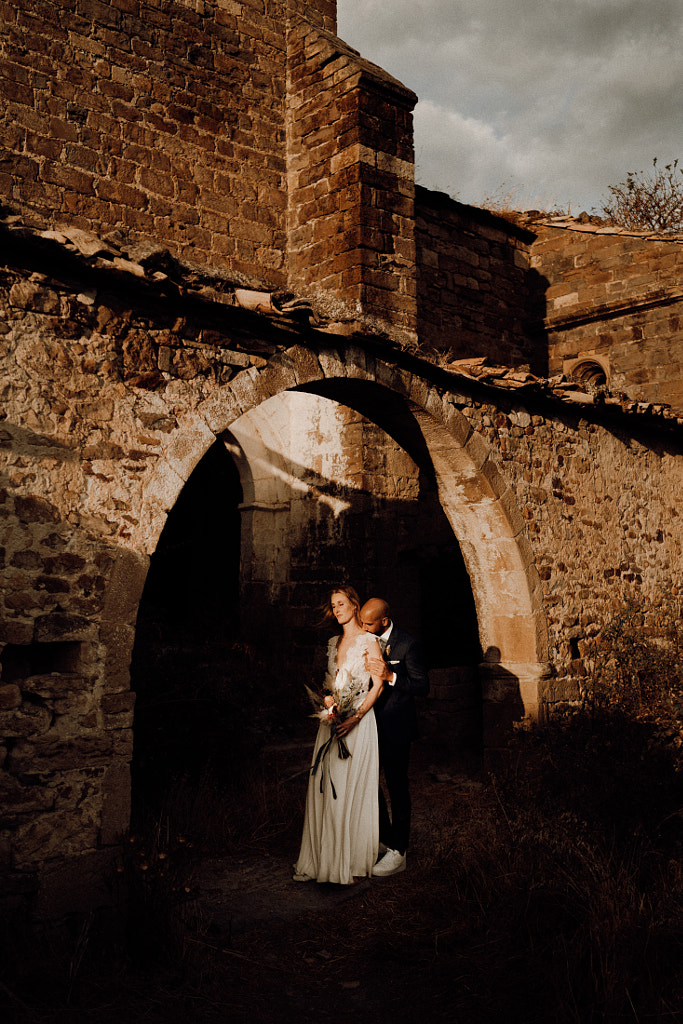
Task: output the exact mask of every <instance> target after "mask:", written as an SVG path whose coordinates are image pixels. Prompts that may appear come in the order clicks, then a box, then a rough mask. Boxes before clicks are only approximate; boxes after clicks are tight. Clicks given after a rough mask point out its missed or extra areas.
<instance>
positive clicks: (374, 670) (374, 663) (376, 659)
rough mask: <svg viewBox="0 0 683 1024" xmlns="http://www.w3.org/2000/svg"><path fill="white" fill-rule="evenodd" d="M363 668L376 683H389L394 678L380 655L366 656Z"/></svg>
mask: <svg viewBox="0 0 683 1024" xmlns="http://www.w3.org/2000/svg"><path fill="white" fill-rule="evenodd" d="M365 667H366V668H367V670H368V672H369V673H370V675H371V676H372V678H373V680H377V681H378V682H380V681H381V682H383V683H390V682H391V681H392V679H393V678H394V673H393V671H392V670H391V669H390V668H389V666H388V665H387V663H386V661H385V660H384V658H383V657H382V655H381V654H366V655H365Z"/></svg>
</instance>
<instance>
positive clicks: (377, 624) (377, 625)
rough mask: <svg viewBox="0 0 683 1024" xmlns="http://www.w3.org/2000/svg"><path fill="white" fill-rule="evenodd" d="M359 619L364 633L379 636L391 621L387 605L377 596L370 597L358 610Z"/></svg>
mask: <svg viewBox="0 0 683 1024" xmlns="http://www.w3.org/2000/svg"><path fill="white" fill-rule="evenodd" d="M360 621H361V625H362V627H363V629H364V630H365V631H366V633H374V634H375V635H376V636H379V635H380V634H381V633H383V632H384V631H385V629H387V627H388V625H389V623H390V622H391V610H390V608H389V605H388V604H387V602H386V601H383V600H382V599H381V598H379V597H371V598H370V600H369V601H366V602H365V604H364V605H363V607H362V608H361V610H360Z"/></svg>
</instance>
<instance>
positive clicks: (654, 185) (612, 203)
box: [601, 157, 683, 232]
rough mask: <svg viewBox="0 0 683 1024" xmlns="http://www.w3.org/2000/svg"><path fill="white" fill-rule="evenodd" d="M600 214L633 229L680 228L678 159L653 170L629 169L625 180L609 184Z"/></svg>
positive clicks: (682, 182)
mask: <svg viewBox="0 0 683 1024" xmlns="http://www.w3.org/2000/svg"><path fill="white" fill-rule="evenodd" d="M608 192H609V197H608V198H607V199H606V200H605V201H604V203H603V205H602V208H601V210H602V213H603V214H604V216H605V217H608V218H609V219H610V220H612V221H613V222H614V223H615V224H618V225H619V226H620V227H624V228H630V229H631V230H634V231H661V232H667V231H681V230H683V168H681V167H679V166H678V160H674V161H673V163H669V164H665V166H664V167H661V166H659V165H658V163H657V157H655V158H654V160H653V161H652V170H651V171H648V172H645V171H629V172H628V173H627V175H626V180H625V181H622V182H620V183H619V184H618V185H610V186H609V187H608Z"/></svg>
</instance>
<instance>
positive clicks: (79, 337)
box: [0, 0, 683, 914]
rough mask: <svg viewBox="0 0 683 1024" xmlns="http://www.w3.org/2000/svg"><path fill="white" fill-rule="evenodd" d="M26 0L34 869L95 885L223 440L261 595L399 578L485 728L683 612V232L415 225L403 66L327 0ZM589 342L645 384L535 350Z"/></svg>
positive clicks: (14, 734) (2, 456)
mask: <svg viewBox="0 0 683 1024" xmlns="http://www.w3.org/2000/svg"><path fill="white" fill-rule="evenodd" d="M2 10H3V13H4V15H5V22H4V26H3V38H2V43H3V56H2V62H0V76H1V77H0V81H1V82H2V89H3V90H4V92H3V96H4V97H5V100H6V104H5V107H4V108H3V110H2V111H1V112H0V119H1V120H0V131H1V132H2V138H3V141H4V143H5V153H4V155H3V157H2V162H1V163H0V187H1V188H2V195H3V201H4V204H5V206H4V208H3V211H2V213H1V216H2V224H0V242H1V243H2V245H3V252H4V254H5V255H4V263H3V266H2V267H1V268H0V394H1V395H2V403H3V404H2V413H1V415H2V423H1V424H0V523H1V525H0V573H1V577H2V604H1V606H0V664H1V666H2V676H1V677H0V736H1V737H2V739H0V793H1V795H2V798H3V805H4V808H5V810H4V816H3V817H2V818H1V819H0V871H1V872H2V874H3V875H4V878H5V881H6V888H7V890H8V891H9V892H10V893H12V892H16V893H19V894H21V893H25V894H28V893H30V894H31V895H32V897H33V898H34V899H35V900H36V901H37V904H36V905H37V908H38V910H39V911H40V912H41V913H51V914H52V913H58V912H61V911H63V910H66V909H76V908H77V906H79V905H83V906H85V905H91V904H92V903H93V902H96V901H97V899H99V898H100V897H101V892H97V891H96V890H98V888H99V889H100V890H101V886H102V882H103V878H104V874H105V872H104V865H105V864H109V863H110V861H111V858H112V855H113V851H114V850H115V848H116V844H117V842H118V841H119V838H120V835H121V833H122V832H123V831H124V830H125V828H126V826H127V823H128V819H129V811H130V776H129V765H130V760H131V747H132V722H133V705H134V696H133V695H132V693H131V690H130V677H129V666H130V658H131V651H132V649H133V645H134V641H135V638H136V616H137V610H138V606H139V602H140V597H141V594H142V591H143V586H144V584H145V580H146V576H147V571H148V566H149V561H150V557H154V554H155V552H156V550H157V546H158V545H159V543H160V538H161V537H162V536H163V533H164V527H165V525H166V524H167V522H168V521H169V517H170V516H171V515H172V513H173V511H174V509H175V507H176V504H177V503H178V502H179V499H180V495H181V493H182V492H183V488H184V486H185V484H186V483H187V482H188V481H189V480H191V479H192V477H193V473H194V471H195V467H196V466H197V465H198V464H199V463H200V462H201V461H202V460H204V458H205V457H206V455H207V453H208V452H210V451H214V452H215V451H219V453H220V457H221V458H222V459H223V462H224V464H226V463H225V460H227V459H228V458H230V459H234V465H233V464H232V463H231V465H230V470H231V472H232V470H234V469H235V466H236V467H237V470H238V472H239V484H237V483H234V474H233V478H231V480H228V479H227V477H228V476H229V475H230V474H227V473H226V484H225V489H224V491H225V493H229V495H230V502H232V506H234V507H232V506H231V508H230V518H229V520H228V519H226V522H227V521H229V522H230V523H233V521H235V522H236V521H237V518H238V517H239V516H241V519H242V525H241V538H240V540H241V555H242V574H241V580H240V585H241V591H242V597H243V600H244V601H245V603H246V605H247V606H248V610H249V611H252V612H254V615H253V618H254V619H258V617H259V614H262V613H263V611H264V605H265V606H266V611H267V608H268V605H271V606H272V608H274V609H276V610H277V604H278V601H279V600H280V599H281V597H282V594H283V593H285V594H286V595H287V598H288V612H287V616H286V617H283V619H282V621H281V623H280V626H281V630H282V636H283V637H287V636H288V637H289V638H290V639H291V637H295V638H300V637H301V636H302V635H303V633H304V631H305V630H306V629H307V627H308V623H309V622H310V618H311V615H312V611H313V609H314V607H315V605H316V604H317V600H318V598H319V596H320V595H321V593H322V592H324V591H325V590H326V589H327V588H328V587H329V585H330V583H331V582H333V581H334V580H336V579H338V578H339V572H340V571H343V572H344V573H345V574H346V575H347V576H349V575H355V576H357V577H358V580H359V581H361V582H362V586H364V587H367V588H368V589H371V588H372V589H374V587H376V586H380V587H381V588H382V589H385V590H386V591H387V592H391V596H392V598H393V600H394V604H395V606H396V608H397V614H398V615H400V616H401V617H402V619H405V624H406V625H408V626H410V627H412V628H413V630H414V631H415V632H418V633H421V634H422V635H423V637H424V638H425V640H426V641H428V647H429V651H430V659H433V664H434V666H435V669H436V674H435V679H434V683H435V691H434V692H435V695H436V696H437V698H438V699H439V700H442V701H448V700H449V699H450V700H452V701H453V703H454V704H455V703H457V700H456V696H455V695H456V693H457V692H458V691H457V688H458V687H460V686H464V687H465V689H466V690H467V691H468V693H471V692H472V683H473V680H474V682H475V683H476V685H477V686H479V687H480V690H481V695H482V697H483V708H484V713H483V719H484V724H483V738H484V742H485V743H487V744H498V743H501V742H504V741H505V739H506V737H507V736H509V733H510V730H511V728H512V723H513V721H515V720H519V719H521V718H523V717H524V716H527V717H529V718H532V717H538V716H539V715H542V714H544V713H545V712H546V711H547V710H549V709H552V708H553V707H555V708H561V707H564V706H565V705H567V704H568V703H570V704H571V703H572V702H573V701H575V700H576V699H577V697H578V695H579V693H580V686H581V681H582V679H583V678H584V677H585V673H586V671H587V663H586V655H587V649H588V647H587V645H588V644H589V641H590V639H591V637H592V636H593V635H594V634H595V633H596V632H597V631H598V630H599V628H600V626H601V624H602V623H603V622H604V621H605V619H606V618H607V617H609V616H610V615H611V614H612V613H613V612H615V611H618V610H619V609H621V607H623V605H624V604H625V603H626V602H627V601H633V602H634V603H636V604H637V605H638V607H639V608H640V609H641V613H642V616H643V625H644V628H645V629H646V630H648V631H649V632H650V633H651V634H652V635H657V632H658V630H660V629H661V628H662V623H663V621H664V619H665V617H666V616H667V615H678V614H679V613H680V602H681V583H680V578H679V573H678V566H679V565H680V559H681V543H682V540H683V531H682V529H681V518H680V515H679V510H678V500H679V496H680V493H681V490H682V489H683V479H682V474H683V461H682V460H681V450H680V427H681V425H683V419H681V418H680V417H679V419H678V421H677V419H676V417H675V416H671V415H669V414H666V413H665V411H664V410H663V408H662V407H663V405H664V404H665V403H667V402H669V403H670V404H672V405H673V406H674V407H676V406H677V403H680V372H681V371H680V366H681V362H683V360H682V359H681V355H682V353H681V347H680V324H679V321H678V314H677V308H678V306H677V303H679V301H680V293H679V291H678V290H677V289H678V285H677V284H676V280H677V275H679V274H680V252H681V249H680V244H681V243H680V239H662V238H643V237H636V236H625V235H624V234H623V233H619V232H615V231H614V230H613V229H612V230H610V231H604V230H602V228H596V226H594V225H585V226H584V227H585V228H586V230H582V229H581V228H579V227H578V226H576V225H575V224H573V223H572V224H568V223H563V224H557V223H549V222H547V221H540V220H538V219H536V220H529V221H528V222H526V223H525V224H523V225H522V226H519V225H514V224H511V223H510V222H509V221H506V220H503V219H501V218H497V217H493V216H492V215H491V214H490V213H486V212H483V211H474V210H471V209H468V208H466V207H463V206H462V205H461V204H458V203H455V202H453V201H452V200H450V199H448V198H447V197H444V196H435V195H431V194H429V193H426V192H425V191H424V190H419V192H418V197H417V199H418V201H417V225H416V224H415V221H416V217H415V205H414V186H413V178H412V167H413V164H412V159H413V158H412V138H411V120H410V118H411V113H410V112H411V108H412V104H413V101H414V96H413V95H412V93H410V92H409V90H406V89H405V88H404V87H403V86H401V85H400V83H398V82H396V81H395V80H394V79H391V78H390V76H388V75H385V74H384V73H383V72H381V71H380V70H379V69H377V68H374V67H373V66H372V65H369V64H368V63H367V62H365V61H363V60H362V58H360V57H359V55H357V54H355V53H354V51H352V50H350V48H348V47H346V46H344V44H342V43H341V42H340V41H339V40H337V39H336V38H335V37H334V36H333V35H332V34H331V33H333V32H334V30H335V24H334V22H335V5H334V3H331V2H327V0H318V2H316V3H311V4H308V5H303V9H302V5H301V4H298V5H292V4H289V5H288V4H286V3H284V0H273V3H271V4H268V7H267V11H266V10H265V9H264V5H263V4H262V3H260V2H259V0H251V2H249V3H247V2H246V0H244V2H238V0H216V2H215V3H209V2H206V3H204V2H201V0H198V2H196V3H195V2H193V3H192V4H185V3H183V2H181V0H177V2H175V3H164V4H159V3H156V4H155V3H152V2H150V3H145V4H142V3H139V2H138V0H109V2H97V0H65V3H64V4H63V5H62V4H59V5H58V4H57V3H48V2H43V0H41V3H40V4H39V7H38V8H35V7H32V8H31V9H30V10H29V9H28V8H27V6H26V5H25V4H20V5H17V4H16V3H14V2H13V0H6V2H5V3H4V5H3V8H2ZM65 12H66V13H68V21H67V20H66V19H65ZM7 208H9V211H10V214H9V215H8V209H7ZM22 225H23V227H22ZM44 227H47V228H48V229H49V230H42V229H43V228H44ZM245 283H248V284H251V286H252V289H251V290H250V291H248V292H246V291H244V289H243V288H240V285H244V284H245ZM257 286H258V290H256V288H257ZM289 288H291V289H293V291H294V293H295V295H294V298H293V300H292V297H291V295H288V294H287V293H284V292H283V289H289ZM590 358H592V359H594V360H598V361H599V360H602V361H603V362H604V363H605V375H606V377H607V379H608V382H609V383H610V385H613V386H615V387H616V388H617V390H622V389H623V391H624V393H625V394H626V395H630V396H631V397H632V399H633V400H632V401H631V402H628V401H624V402H622V400H621V398H620V397H619V395H613V394H609V393H604V392H603V391H599V392H598V393H597V394H594V393H593V390H591V389H588V390H582V389H581V388H580V387H578V386H577V387H576V388H575V389H574V390H572V388H571V387H567V388H565V387H564V386H562V387H559V388H556V387H555V386H554V385H553V382H552V381H549V380H548V379H547V377H548V373H551V374H553V375H555V374H557V376H558V379H559V376H560V373H561V371H567V372H569V371H571V370H572V368H573V364H574V363H575V362H576V361H577V360H580V359H590ZM458 360H464V361H465V363H467V361H469V363H470V370H468V369H467V366H466V365H462V364H461V363H459V362H458ZM485 362H488V363H489V364H494V366H493V370H494V372H493V373H492V374H491V375H490V378H489V379H488V381H487V379H485V378H484V377H481V378H478V377H477V376H476V375H475V374H474V373H473V372H471V366H472V364H476V363H485ZM600 365H602V362H600ZM529 370H530V371H531V372H528V371H529ZM301 391H306V392H307V395H306V397H305V398H303V397H302V395H300V394H297V395H296V396H294V397H292V398H283V397H282V396H283V395H285V394H287V395H289V393H291V392H301ZM640 398H643V399H644V400H645V401H643V402H640V403H639V402H638V401H637V400H638V399H640ZM321 402H329V403H331V405H332V408H331V410H330V407H329V406H328V407H327V411H326V413H325V414H324V415H323V414H322V413H321V412H320V409H321V408H322V405H321ZM269 405H270V410H271V411H272V409H273V408H275V409H276V412H272V415H271V413H270V412H269V408H268V407H269ZM678 407H679V408H680V406H678ZM302 410H304V411H303V412H302ZM269 417H270V422H268V421H269ZM240 488H241V490H242V501H241V502H240V501H239V498H238V492H239V490H240ZM226 500H227V499H226ZM238 505H241V508H240V509H238V508H237V506H238ZM233 513H234V516H233ZM230 528H232V527H230ZM226 529H227V527H226ZM234 529H235V531H237V528H236V527H235V528H234ZM197 532H200V529H199V527H197ZM235 541H236V546H237V538H235ZM349 551H351V554H350V555H349V554H348V552H349ZM230 557H232V555H231V554H230ZM171 579H172V576H171ZM352 582H353V581H352ZM394 595H398V596H394ZM235 600H237V599H235ZM475 611H476V614H475ZM275 620H276V615H273V616H272V621H275ZM454 623H456V624H457V629H456V627H455V626H454V625H453V624H454ZM465 634H469V635H470V640H469V646H468V645H467V643H466V642H465ZM453 636H456V639H457V643H455V647H456V648H457V649H456V651H455V652H454V651H453V650H452V649H451V648H452V646H453V644H450V645H449V643H448V642H446V641H451V640H452V638H453ZM444 637H445V638H446V641H444ZM479 644H481V650H480V649H479ZM464 650H466V657H463V651H464ZM148 654H149V652H148ZM480 656H483V660H482V662H481V664H480V665H479V668H478V675H477V676H475V672H474V663H475V662H476V661H477V660H478V659H479V658H480ZM190 657H191V651H190ZM463 680H465V681H464V682H463ZM60 879H61V881H60ZM60 901H61V902H60ZM79 901H80V902H79Z"/></svg>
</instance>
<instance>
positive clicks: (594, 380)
mask: <svg viewBox="0 0 683 1024" xmlns="http://www.w3.org/2000/svg"><path fill="white" fill-rule="evenodd" d="M567 375H568V376H569V377H572V378H573V379H574V380H577V381H579V382H580V383H581V384H589V385H591V386H592V387H596V388H597V387H606V385H607V382H608V378H607V369H606V367H605V366H603V364H602V363H601V362H598V360H597V359H577V360H576V362H575V363H574V364H573V366H571V367H569V368H568V369H567Z"/></svg>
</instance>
